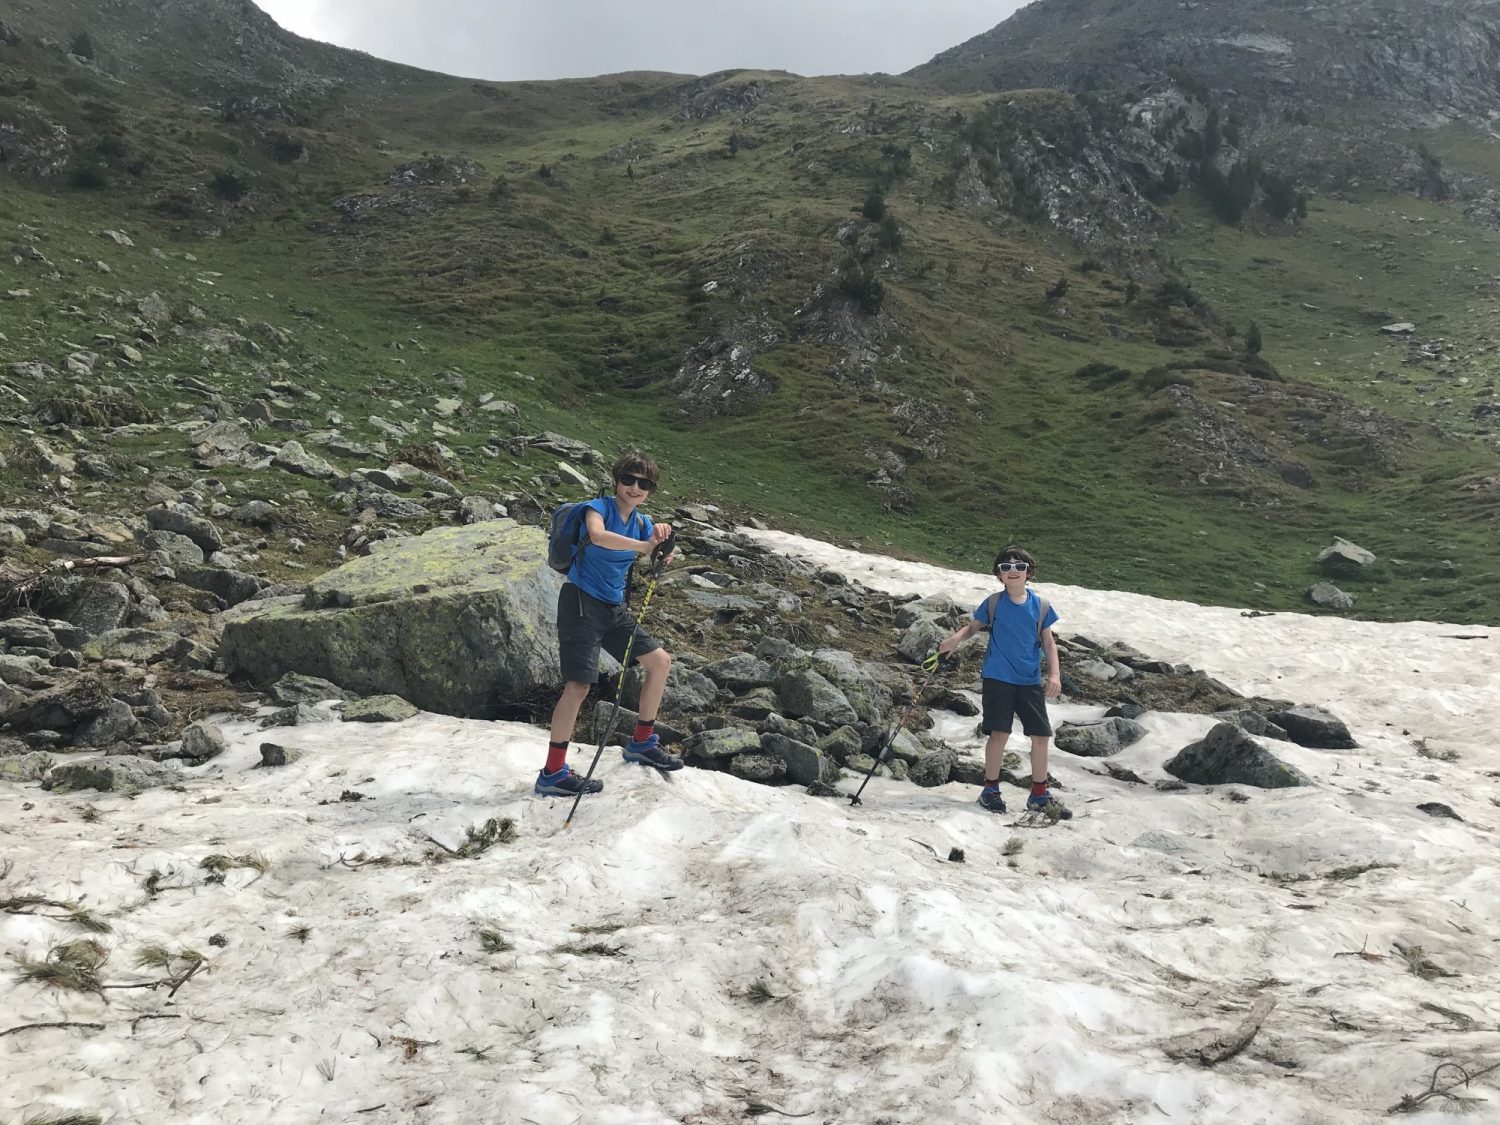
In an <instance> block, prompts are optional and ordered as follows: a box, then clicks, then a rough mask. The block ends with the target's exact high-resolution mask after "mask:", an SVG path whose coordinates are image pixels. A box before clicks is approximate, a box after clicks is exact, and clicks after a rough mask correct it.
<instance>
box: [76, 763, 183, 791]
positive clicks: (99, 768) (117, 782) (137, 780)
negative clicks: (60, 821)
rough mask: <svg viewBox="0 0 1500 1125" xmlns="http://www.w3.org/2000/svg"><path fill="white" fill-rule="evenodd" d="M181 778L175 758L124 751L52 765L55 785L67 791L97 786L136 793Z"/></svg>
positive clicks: (95, 787) (102, 789)
mask: <svg viewBox="0 0 1500 1125" xmlns="http://www.w3.org/2000/svg"><path fill="white" fill-rule="evenodd" d="M181 779H182V772H181V770H180V769H179V768H178V766H177V763H176V762H153V761H151V760H150V759H149V758H141V757H136V756H134V755H130V754H122V755H119V756H118V757H109V758H94V759H91V760H90V761H87V762H69V763H68V764H66V765H61V766H54V767H53V768H52V787H53V789H55V790H58V791H61V792H64V793H67V792H73V791H76V790H80V789H95V790H98V791H99V792H101V793H136V792H139V791H141V790H143V789H154V788H156V787H157V786H161V785H171V784H173V783H174V782H177V781H180V780H181Z"/></svg>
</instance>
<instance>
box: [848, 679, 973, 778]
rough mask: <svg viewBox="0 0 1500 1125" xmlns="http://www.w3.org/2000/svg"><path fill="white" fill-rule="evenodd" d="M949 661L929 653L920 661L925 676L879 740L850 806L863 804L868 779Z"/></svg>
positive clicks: (872, 775)
mask: <svg viewBox="0 0 1500 1125" xmlns="http://www.w3.org/2000/svg"><path fill="white" fill-rule="evenodd" d="M950 659H951V657H950V656H949V655H948V654H945V653H938V652H931V653H929V654H928V655H927V657H926V659H924V660H923V661H922V667H923V668H924V669H925V670H926V672H927V675H926V676H924V677H923V678H922V682H921V684H919V685H918V686H917V691H916V694H915V695H913V696H912V697H911V702H910V703H908V704H907V705H906V710H904V711H902V712H901V717H900V718H898V719H897V720H896V725H895V726H893V727H891V733H890V734H888V735H886V736H885V738H883V739H882V740H881V743H880V753H879V754H876V755H875V760H874V761H873V762H871V763H870V769H869V772H868V773H866V774H865V779H864V780H863V781H861V782H860V783H859V788H858V789H857V790H855V792H854V796H852V797H850V798H849V804H850V805H862V804H864V802H863V801H861V800H860V799H859V795H860V794H861V793H863V792H864V791H865V786H866V785H868V784H869V783H870V778H872V777H874V776H875V771H876V770H877V769H879V768H880V763H881V762H883V761H885V756H886V753H887V752H888V751H889V750H890V748H891V746H892V745H894V744H895V741H896V735H898V734H900V733H901V728H902V727H904V726H905V725H906V720H907V719H909V718H910V717H911V713H912V712H913V711H914V710H916V706H917V704H918V703H920V702H922V693H923V692H924V691H926V690H927V685H928V684H930V683H931V682H932V677H933V676H935V675H937V673H938V669H939V668H946V667H947V666H948V662H949V660H950Z"/></svg>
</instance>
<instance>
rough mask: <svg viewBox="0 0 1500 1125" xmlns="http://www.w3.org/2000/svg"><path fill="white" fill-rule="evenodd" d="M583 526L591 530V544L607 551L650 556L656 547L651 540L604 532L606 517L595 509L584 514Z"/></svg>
mask: <svg viewBox="0 0 1500 1125" xmlns="http://www.w3.org/2000/svg"><path fill="white" fill-rule="evenodd" d="M583 526H584V527H586V528H588V529H589V542H590V543H592V544H593V545H594V546H596V547H603V548H604V549H605V550H606V551H634V552H635V553H636V554H638V555H649V554H650V553H651V551H652V549H653V548H654V547H655V546H656V544H655V543H653V542H652V541H651V540H649V539H632V538H630V536H628V535H618V534H616V533H615V532H613V531H605V530H604V517H603V516H601V515H600V514H599V513H598V512H597V511H595V510H594V509H593V508H590V509H588V510H587V511H586V512H584V513H583Z"/></svg>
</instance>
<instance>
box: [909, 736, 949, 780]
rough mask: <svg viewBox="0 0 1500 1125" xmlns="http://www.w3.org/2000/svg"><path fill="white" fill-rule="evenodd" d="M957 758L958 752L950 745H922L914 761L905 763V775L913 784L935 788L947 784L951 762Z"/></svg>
mask: <svg viewBox="0 0 1500 1125" xmlns="http://www.w3.org/2000/svg"><path fill="white" fill-rule="evenodd" d="M957 760H958V752H957V751H956V750H954V749H953V748H952V747H951V746H924V747H923V752H922V753H921V754H920V755H918V757H917V759H916V761H914V762H910V763H909V764H908V765H907V776H908V777H910V779H911V781H912V782H913V784H916V785H920V786H922V787H923V788H924V789H935V788H936V787H937V786H939V785H947V784H948V781H949V779H950V778H951V777H952V776H953V763H954V762H956V761H957Z"/></svg>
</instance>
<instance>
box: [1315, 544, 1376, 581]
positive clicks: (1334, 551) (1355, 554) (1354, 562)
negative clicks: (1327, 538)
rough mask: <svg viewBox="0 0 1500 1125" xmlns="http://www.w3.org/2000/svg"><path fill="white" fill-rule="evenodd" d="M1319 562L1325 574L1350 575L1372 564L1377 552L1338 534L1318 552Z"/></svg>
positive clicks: (1319, 567)
mask: <svg viewBox="0 0 1500 1125" xmlns="http://www.w3.org/2000/svg"><path fill="white" fill-rule="evenodd" d="M1317 562H1318V569H1319V570H1321V571H1322V572H1323V573H1324V574H1331V575H1336V576H1337V575H1342V576H1344V577H1349V576H1351V575H1356V574H1359V573H1360V572H1361V571H1363V570H1364V569H1365V568H1366V567H1368V566H1370V565H1372V564H1373V563H1374V562H1375V553H1374V552H1373V551H1367V550H1365V549H1364V548H1363V547H1361V546H1360V545H1359V544H1358V543H1351V542H1349V540H1347V539H1343V538H1341V537H1339V536H1337V535H1336V536H1334V538H1333V542H1332V544H1330V545H1329V546H1327V547H1324V548H1323V549H1322V550H1321V551H1320V552H1318V559H1317Z"/></svg>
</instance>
